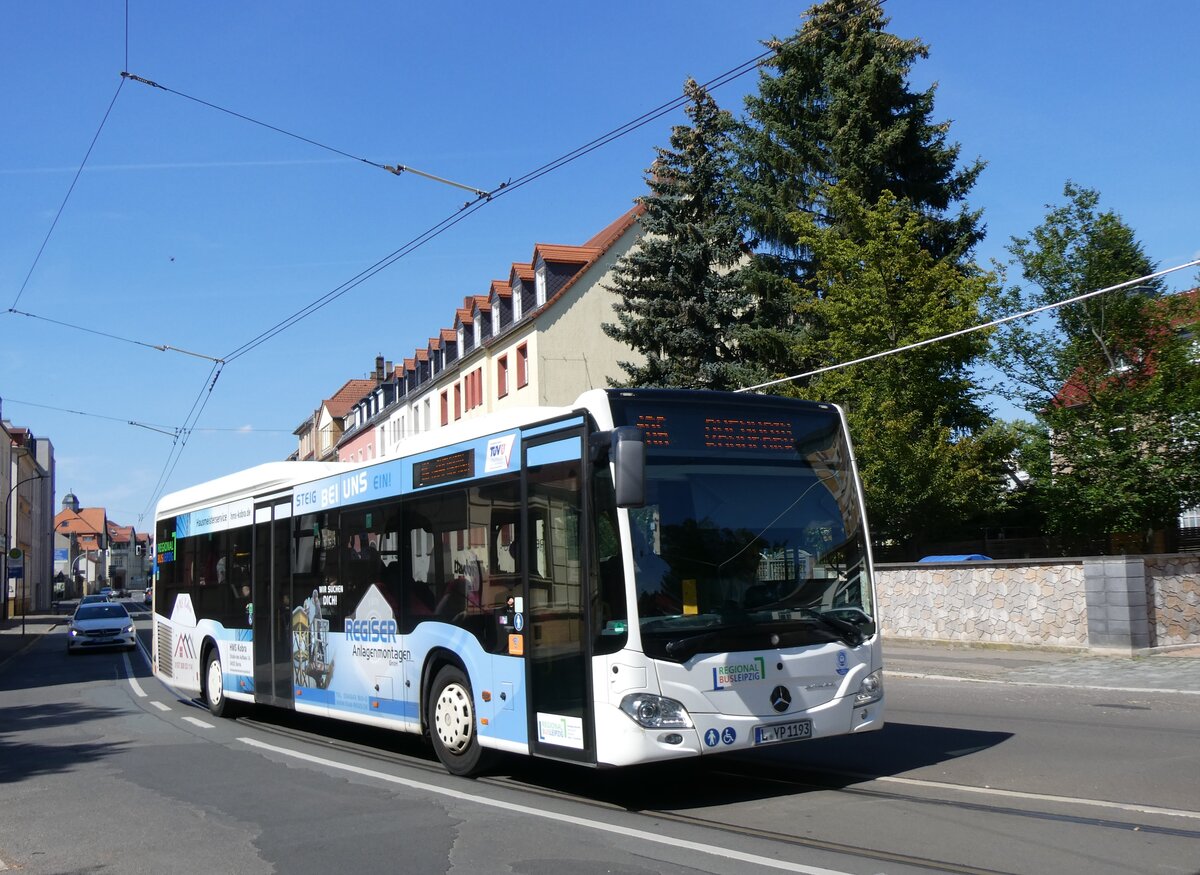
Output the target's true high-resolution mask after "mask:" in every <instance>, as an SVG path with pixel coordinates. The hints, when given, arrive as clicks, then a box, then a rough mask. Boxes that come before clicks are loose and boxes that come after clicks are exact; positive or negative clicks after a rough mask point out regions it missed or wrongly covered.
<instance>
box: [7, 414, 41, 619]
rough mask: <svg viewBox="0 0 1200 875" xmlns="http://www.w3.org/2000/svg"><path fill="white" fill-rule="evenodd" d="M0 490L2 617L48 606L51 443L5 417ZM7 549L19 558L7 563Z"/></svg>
mask: <svg viewBox="0 0 1200 875" xmlns="http://www.w3.org/2000/svg"><path fill="white" fill-rule="evenodd" d="M0 495H3V497H4V515H3V521H2V523H0V529H2V531H0V538H2V540H0V546H2V547H3V553H4V556H5V557H6V558H5V560H4V563H3V567H4V569H5V571H4V575H3V577H0V606H2V607H0V617H4V618H7V617H13V616H18V615H24V614H25V613H28V612H29V611H36V610H44V609H45V608H48V607H49V606H50V600H51V585H52V584H51V577H52V574H53V565H54V547H53V528H52V526H51V519H50V517H51V513H52V508H53V503H54V446H53V444H51V442H50V441H49V440H48V439H47V438H39V437H36V436H35V435H34V434H33V433H32V432H30V430H29V429H27V428H22V427H19V426H14V425H13V424H12V423H10V422H7V421H5V420H0ZM13 549H19V550H20V551H21V558H20V560H14V561H13V562H12V563H11V564H10V562H9V560H8V558H7V556H8V554H9V551H10V550H13ZM18 569H19V570H18Z"/></svg>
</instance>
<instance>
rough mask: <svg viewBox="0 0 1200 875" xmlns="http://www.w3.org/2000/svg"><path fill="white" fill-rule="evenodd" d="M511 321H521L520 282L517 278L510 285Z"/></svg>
mask: <svg viewBox="0 0 1200 875" xmlns="http://www.w3.org/2000/svg"><path fill="white" fill-rule="evenodd" d="M512 290H513V293H512V308H513V322H520V321H521V282H520V280H518V281H517V282H515V283H513V287H512Z"/></svg>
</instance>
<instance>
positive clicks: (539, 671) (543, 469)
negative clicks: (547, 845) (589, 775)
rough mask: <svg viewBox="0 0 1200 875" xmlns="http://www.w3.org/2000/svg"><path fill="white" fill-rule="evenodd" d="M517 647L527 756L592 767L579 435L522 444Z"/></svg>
mask: <svg viewBox="0 0 1200 875" xmlns="http://www.w3.org/2000/svg"><path fill="white" fill-rule="evenodd" d="M522 443H523V446H522V454H523V470H524V478H523V482H524V491H525V523H524V533H525V534H524V537H523V538H522V541H523V545H522V553H523V554H524V559H523V561H522V563H521V564H522V567H523V568H524V569H525V571H526V573H525V611H524V617H523V621H524V622H523V625H524V628H523V630H517V631H520V632H521V633H522V637H523V642H522V644H521V646H522V647H523V649H524V652H525V664H526V669H525V670H526V690H527V700H528V704H529V738H530V748H531V750H532V752H533V753H535V754H537V755H540V756H546V757H553V758H555V759H566V760H572V761H575V762H584V763H594V762H595V761H596V741H595V729H594V726H593V722H592V708H591V701H592V695H591V671H590V670H589V666H590V665H591V639H590V636H589V635H588V634H587V629H588V628H589V626H588V617H587V610H588V605H589V602H590V600H589V598H588V594H587V592H586V590H587V587H588V585H589V581H588V574H587V568H588V564H587V561H586V559H585V557H586V556H587V550H588V549H589V545H588V544H587V534H586V533H587V530H588V527H587V525H585V516H584V508H585V507H586V506H587V505H586V503H585V496H584V484H585V482H586V478H585V477H584V470H585V466H584V462H583V447H584V433H583V432H582V431H581V430H580V431H572V432H561V431H560V432H555V433H554V434H552V435H544V436H539V437H536V438H526V439H525V440H524V441H523V442H522Z"/></svg>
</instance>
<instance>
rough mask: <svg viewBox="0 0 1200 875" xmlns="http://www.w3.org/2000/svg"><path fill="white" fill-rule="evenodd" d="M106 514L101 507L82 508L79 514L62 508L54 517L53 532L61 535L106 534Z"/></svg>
mask: <svg viewBox="0 0 1200 875" xmlns="http://www.w3.org/2000/svg"><path fill="white" fill-rule="evenodd" d="M107 521H108V514H107V513H106V512H105V510H104V508H102V507H82V508H80V509H79V513H76V512H75V511H73V510H71V509H70V508H63V509H62V510H60V511H59V512H58V514H57V515H56V516H55V517H54V530H55V531H56V532H60V533H62V534H68V533H73V534H76V535H99V534H100V533H102V532H103V533H105V534H107V532H108V526H107Z"/></svg>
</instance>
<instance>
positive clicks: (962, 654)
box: [883, 637, 1200, 694]
mask: <svg viewBox="0 0 1200 875" xmlns="http://www.w3.org/2000/svg"><path fill="white" fill-rule="evenodd" d="M883 664H884V671H885V672H886V673H887V674H888V675H893V676H907V677H932V678H937V677H945V678H954V679H956V680H971V681H986V682H992V683H1008V684H1028V685H1055V686H1059V685H1061V686H1073V687H1090V688H1094V689H1110V690H1122V691H1135V692H1150V691H1163V692H1184V693H1195V694H1200V645H1195V646H1190V647H1181V648H1173V649H1170V650H1165V651H1154V652H1150V653H1147V654H1138V655H1134V656H1125V655H1121V654H1098V653H1094V652H1090V651H1079V650H1062V649H1055V648H1039V647H997V646H972V645H965V644H951V643H946V642H924V641H908V640H905V639H899V638H886V637H885V638H884V639H883Z"/></svg>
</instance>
